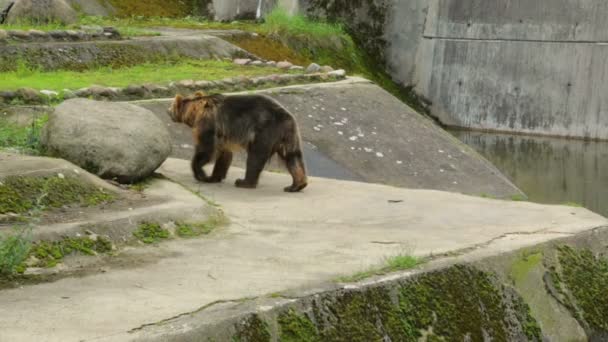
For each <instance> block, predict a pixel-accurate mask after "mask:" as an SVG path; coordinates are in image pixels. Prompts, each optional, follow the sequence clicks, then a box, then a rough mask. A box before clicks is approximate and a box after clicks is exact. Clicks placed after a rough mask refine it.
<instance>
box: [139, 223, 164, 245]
mask: <svg viewBox="0 0 608 342" xmlns="http://www.w3.org/2000/svg"><path fill="white" fill-rule="evenodd" d="M133 235H134V236H135V237H136V238H137V239H139V241H141V242H143V243H145V244H151V243H158V242H160V241H161V240H166V239H168V238H169V236H170V233H169V231H168V230H166V229H164V228H162V227H161V226H160V224H158V223H153V222H142V223H140V225H139V226H138V227H137V230H136V231H134V232H133Z"/></svg>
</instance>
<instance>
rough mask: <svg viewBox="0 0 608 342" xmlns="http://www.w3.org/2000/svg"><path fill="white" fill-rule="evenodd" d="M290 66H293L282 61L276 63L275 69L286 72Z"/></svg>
mask: <svg viewBox="0 0 608 342" xmlns="http://www.w3.org/2000/svg"><path fill="white" fill-rule="evenodd" d="M292 66H293V64H292V63H289V62H287V61H282V62H279V63H277V68H279V69H285V70H287V69H289V68H291V67H292Z"/></svg>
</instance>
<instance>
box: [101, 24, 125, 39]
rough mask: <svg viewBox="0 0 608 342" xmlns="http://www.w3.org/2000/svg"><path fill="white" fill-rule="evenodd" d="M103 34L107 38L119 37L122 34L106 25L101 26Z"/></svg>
mask: <svg viewBox="0 0 608 342" xmlns="http://www.w3.org/2000/svg"><path fill="white" fill-rule="evenodd" d="M103 36H105V37H106V38H109V39H121V38H122V36H121V35H120V32H118V30H117V29H116V28H114V27H112V26H106V27H104V28H103Z"/></svg>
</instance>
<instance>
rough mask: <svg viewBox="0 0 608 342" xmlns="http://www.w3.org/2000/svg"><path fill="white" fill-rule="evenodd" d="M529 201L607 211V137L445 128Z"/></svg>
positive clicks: (605, 212) (606, 213) (600, 211)
mask: <svg viewBox="0 0 608 342" xmlns="http://www.w3.org/2000/svg"><path fill="white" fill-rule="evenodd" d="M450 133H452V134H453V135H455V136H456V137H457V138H458V139H460V140H461V141H463V142H464V143H466V144H467V145H469V146H471V147H473V148H474V149H475V150H477V151H478V152H479V153H481V154H482V155H483V156H484V157H486V158H487V159H488V160H490V161H491V162H492V163H494V165H496V167H497V168H498V169H499V170H501V171H502V172H503V173H504V174H505V175H506V176H507V177H509V178H510V179H511V180H512V181H513V182H514V183H515V185H517V186H518V187H519V188H520V189H521V190H522V191H523V192H525V193H526V195H528V197H529V198H530V200H531V201H533V202H539V203H549V204H564V203H571V204H572V203H576V204H580V205H583V206H584V207H586V208H588V209H590V210H592V211H595V212H597V213H599V214H602V215H604V216H608V142H591V141H581V140H569V139H557V138H544V137H530V136H521V135H507V134H494V133H480V132H470V131H457V130H450Z"/></svg>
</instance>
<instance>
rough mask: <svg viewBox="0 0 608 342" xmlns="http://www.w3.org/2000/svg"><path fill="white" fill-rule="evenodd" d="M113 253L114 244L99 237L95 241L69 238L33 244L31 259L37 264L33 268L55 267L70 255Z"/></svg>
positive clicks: (85, 238)
mask: <svg viewBox="0 0 608 342" xmlns="http://www.w3.org/2000/svg"><path fill="white" fill-rule="evenodd" d="M111 251H112V242H111V241H110V240H108V239H106V238H103V237H100V236H98V237H97V238H95V239H91V238H89V237H67V238H64V239H63V240H59V241H40V242H36V243H35V244H33V246H32V248H31V249H30V253H29V257H30V258H31V257H34V260H35V262H33V263H30V265H29V266H31V267H54V266H56V265H57V264H58V263H60V262H61V261H62V260H63V258H65V257H66V256H68V255H72V254H76V253H80V254H84V255H97V254H103V253H109V252H111Z"/></svg>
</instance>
